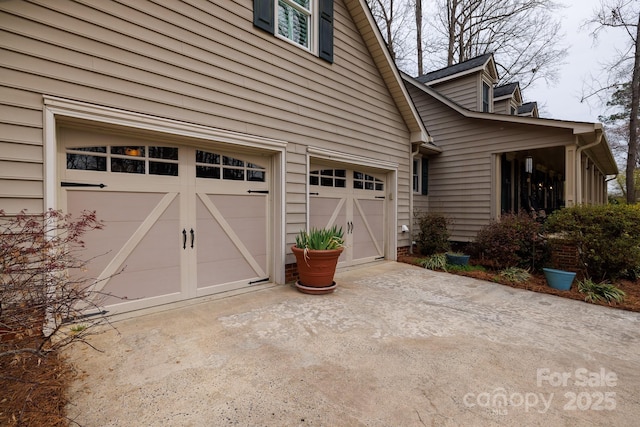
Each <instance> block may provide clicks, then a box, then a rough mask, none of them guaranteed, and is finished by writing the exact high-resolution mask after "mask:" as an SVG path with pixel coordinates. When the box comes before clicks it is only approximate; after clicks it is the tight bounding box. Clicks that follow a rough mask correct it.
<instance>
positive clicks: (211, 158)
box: [196, 150, 220, 165]
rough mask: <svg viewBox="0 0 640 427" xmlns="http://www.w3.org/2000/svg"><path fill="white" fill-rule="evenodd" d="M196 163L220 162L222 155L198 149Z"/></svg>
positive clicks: (213, 163)
mask: <svg viewBox="0 0 640 427" xmlns="http://www.w3.org/2000/svg"><path fill="white" fill-rule="evenodd" d="M196 163H208V164H210V165H219V164H220V155H219V154H216V153H210V152H208V151H201V150H197V151H196Z"/></svg>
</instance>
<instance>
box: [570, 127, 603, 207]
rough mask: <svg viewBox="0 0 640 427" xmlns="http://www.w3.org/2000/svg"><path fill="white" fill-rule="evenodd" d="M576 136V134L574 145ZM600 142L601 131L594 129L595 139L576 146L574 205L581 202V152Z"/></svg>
mask: <svg viewBox="0 0 640 427" xmlns="http://www.w3.org/2000/svg"><path fill="white" fill-rule="evenodd" d="M577 139H578V136H577V135H576V145H578V144H577ZM600 142H602V131H600V132H598V131H597V130H596V140H595V141H594V142H592V143H591V144H587V145H584V146H582V147H578V149H577V150H576V205H581V204H582V152H583V151H584V150H586V149H587V148H591V147H595V146H596V145H598V144H600Z"/></svg>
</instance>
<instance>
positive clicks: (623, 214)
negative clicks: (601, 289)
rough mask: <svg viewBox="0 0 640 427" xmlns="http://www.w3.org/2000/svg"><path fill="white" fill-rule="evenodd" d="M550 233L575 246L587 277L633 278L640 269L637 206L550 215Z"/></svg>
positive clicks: (568, 210) (567, 210) (581, 208)
mask: <svg viewBox="0 0 640 427" xmlns="http://www.w3.org/2000/svg"><path fill="white" fill-rule="evenodd" d="M546 228H547V230H548V231H549V232H552V233H560V234H562V235H563V236H564V237H565V238H567V239H569V240H570V241H572V242H573V243H574V244H576V245H577V247H578V253H579V257H580V262H581V263H582V264H583V266H584V267H585V269H586V272H587V276H589V277H596V278H602V279H604V278H611V279H616V278H618V277H621V276H622V277H624V276H627V277H632V276H633V275H634V274H635V272H637V271H638V268H640V206H638V205H604V206H576V207H571V208H565V209H561V210H559V211H556V212H554V213H553V214H551V215H550V216H549V218H548V219H547V223H546Z"/></svg>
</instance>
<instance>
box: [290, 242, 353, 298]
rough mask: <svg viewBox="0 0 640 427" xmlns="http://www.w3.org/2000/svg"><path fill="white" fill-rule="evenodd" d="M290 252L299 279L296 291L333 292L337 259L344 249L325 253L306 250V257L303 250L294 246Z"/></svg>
mask: <svg viewBox="0 0 640 427" xmlns="http://www.w3.org/2000/svg"><path fill="white" fill-rule="evenodd" d="M291 250H292V251H293V254H294V255H295V256H296V264H297V265H298V277H299V279H298V283H296V286H297V287H298V290H299V291H301V292H305V293H314V294H318V293H329V292H333V290H334V289H335V283H334V282H333V276H334V275H335V272H336V266H337V265H338V258H340V254H341V253H342V251H343V250H344V248H339V249H334V250H326V251H316V250H307V254H306V255H307V256H306V257H305V253H304V252H305V251H304V249H299V248H298V247H297V246H295V245H294V246H292V247H291ZM298 284H299V285H301V286H298ZM309 288H315V289H313V290H311V289H309ZM325 291H326V292H325Z"/></svg>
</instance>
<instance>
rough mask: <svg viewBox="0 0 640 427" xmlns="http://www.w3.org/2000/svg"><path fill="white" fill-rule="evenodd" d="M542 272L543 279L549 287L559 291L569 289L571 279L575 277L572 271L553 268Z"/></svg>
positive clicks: (544, 269)
mask: <svg viewBox="0 0 640 427" xmlns="http://www.w3.org/2000/svg"><path fill="white" fill-rule="evenodd" d="M542 271H544V277H545V278H546V279H547V283H548V284H549V286H551V287H552V288H553V289H558V290H559V291H568V290H569V289H571V284H572V283H573V279H575V277H576V273H574V272H572V271H564V270H555V269H553V268H543V269H542Z"/></svg>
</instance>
